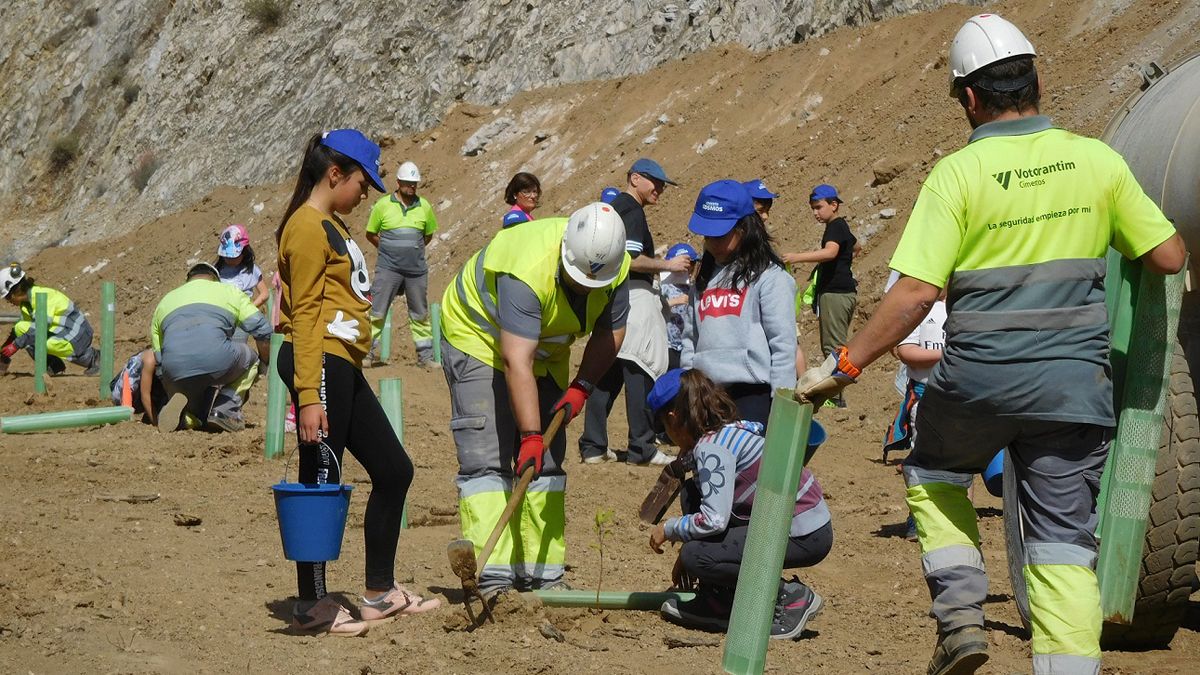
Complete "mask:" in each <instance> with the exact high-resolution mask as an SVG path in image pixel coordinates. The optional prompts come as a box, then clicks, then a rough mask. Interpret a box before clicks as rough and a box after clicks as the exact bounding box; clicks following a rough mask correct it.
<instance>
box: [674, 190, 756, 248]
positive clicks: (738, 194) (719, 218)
mask: <svg viewBox="0 0 1200 675" xmlns="http://www.w3.org/2000/svg"><path fill="white" fill-rule="evenodd" d="M751 213H754V202H753V201H751V199H750V193H749V192H747V191H746V186H745V185H742V184H741V183H739V182H737V181H736V180H729V179H726V180H719V181H717V182H715V183H709V184H708V185H705V186H704V188H703V189H702V190H700V195H699V196H698V197H696V208H694V209H692V219H691V220H689V221H688V229H689V230H691V231H692V232H695V233H696V234H700V235H704V236H705V237H724V236H725V235H726V234H728V233H729V231H730V230H732V229H733V226H734V225H737V222H738V221H739V220H741V219H742V218H744V217H745V216H748V215H750V214H751Z"/></svg>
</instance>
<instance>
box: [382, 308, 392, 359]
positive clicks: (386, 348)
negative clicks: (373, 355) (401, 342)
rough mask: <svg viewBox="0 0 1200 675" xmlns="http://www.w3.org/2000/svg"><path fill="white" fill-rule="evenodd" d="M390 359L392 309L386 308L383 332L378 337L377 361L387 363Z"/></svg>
mask: <svg viewBox="0 0 1200 675" xmlns="http://www.w3.org/2000/svg"><path fill="white" fill-rule="evenodd" d="M391 358H392V308H391V307H388V311H387V314H386V315H384V317H383V331H382V332H381V333H380V335H379V360H380V362H382V363H387V362H388V361H389V360H391Z"/></svg>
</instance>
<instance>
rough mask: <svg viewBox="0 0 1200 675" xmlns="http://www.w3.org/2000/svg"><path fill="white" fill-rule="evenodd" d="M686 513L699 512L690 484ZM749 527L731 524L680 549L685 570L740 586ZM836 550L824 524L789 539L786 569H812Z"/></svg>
mask: <svg viewBox="0 0 1200 675" xmlns="http://www.w3.org/2000/svg"><path fill="white" fill-rule="evenodd" d="M681 497H682V501H683V508H684V513H697V512H699V510H700V494H699V490H697V489H696V484H695V483H694V482H692V481H688V482H687V483H685V484H684V486H683V493H682V494H681ZM749 530H750V528H749V527H748V526H747V523H742V522H735V523H730V525H729V527H728V528H726V529H725V531H724V532H721V533H720V534H714V535H712V536H709V537H704V538H703V539H693V540H692V541H689V542H687V543H685V544H684V545H683V546H682V547H681V548H680V549H679V559H680V560H681V561H683V568H684V569H685V570H687V573H688V574H689V575H690V576H692V577H693V578H695V579H697V580H700V581H704V582H708V583H709V584H711V585H714V586H725V587H729V588H733V587H734V586H737V579H738V572H739V571H740V570H741V568H742V556H743V555H744V554H745V552H746V534H747V533H748V532H749ZM832 548H833V523H832V522H829V523H825V524H824V525H822V526H821V527H819V528H817V529H816V530H815V531H813V532H810V533H809V534H806V535H804V536H801V537H788V540H787V548H785V549H784V550H783V569H785V570H786V569H793V568H797V567H812V566H813V565H816V564H817V563H819V562H821V561H822V560H824V559H825V556H827V555H829V551H830V550H831V549H832Z"/></svg>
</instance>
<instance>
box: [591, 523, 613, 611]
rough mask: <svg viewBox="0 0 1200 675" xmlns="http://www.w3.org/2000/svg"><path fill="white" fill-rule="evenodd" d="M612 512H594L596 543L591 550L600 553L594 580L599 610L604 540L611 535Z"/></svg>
mask: <svg viewBox="0 0 1200 675" xmlns="http://www.w3.org/2000/svg"><path fill="white" fill-rule="evenodd" d="M612 520H613V510H612V509H602V510H600V511H597V512H596V522H595V524H594V525H593V529H594V530H595V532H596V543H595V544H592V548H594V549H596V550H597V551H599V552H600V574H599V578H598V579H597V580H596V609H600V589H601V587H603V586H604V540H605V539H607V538H608V537H609V536H611V535H612Z"/></svg>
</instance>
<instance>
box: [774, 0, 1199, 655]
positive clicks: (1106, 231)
mask: <svg viewBox="0 0 1200 675" xmlns="http://www.w3.org/2000/svg"><path fill="white" fill-rule="evenodd" d="M1034 56H1035V54H1034V49H1033V45H1031V44H1030V43H1029V41H1028V40H1027V39H1025V36H1024V35H1023V34H1022V33H1021V31H1020V30H1019V29H1017V27H1016V26H1014V25H1012V24H1011V23H1009V22H1007V21H1005V20H1004V19H1002V18H1000V17H999V16H997V15H995V14H983V15H979V16H976V17H974V18H972V19H970V20H969V21H968V22H967V23H966V24H965V25H964V26H963V27H962V29H961V30H960V31H959V33H958V35H957V36H956V37H955V39H954V42H953V43H952V45H951V47H950V70H951V77H952V95H953V96H955V97H956V98H957V99H958V100H959V102H960V104H961V105H962V107H963V109H964V111H965V112H966V114H967V118H968V120H969V121H970V122H971V125H972V127H973V128H974V131H973V133H972V134H971V137H970V140H969V142H968V144H967V146H966V147H964V148H963V149H961V150H959V151H957V152H955V153H953V154H951V155H949V156H947V157H945V158H944V159H942V160H941V161H940V162H938V164H937V165H936V166H935V167H934V168H933V170H932V171H931V172H930V174H929V177H928V178H927V179H926V180H925V182H924V184H923V185H922V187H921V193H920V196H919V197H918V198H917V202H916V204H915V206H914V207H913V213H912V216H911V217H910V218H909V220H908V223H907V225H906V227H905V230H904V234H903V235H902V236H901V238H900V243H899V244H898V246H897V247H896V253H895V255H894V257H893V258H892V260H891V267H892V268H893V269H894V270H896V271H897V272H899V273H900V274H901V275H902V276H901V278H900V280H899V281H897V282H896V284H895V285H894V286H893V287H892V289H891V290H890V291H889V292H888V294H887V295H886V296H885V297H884V300H883V302H882V303H881V304H880V306H879V308H878V309H877V310H876V312H875V315H874V316H873V317H872V319H871V320H870V321H869V322H868V323H867V325H866V326H864V327H863V329H862V330H861V331H859V333H858V334H857V335H855V336H854V337H853V338H852V339H851V340H850V341H849V342H848V343H847V344H846V346H845V347H843V348H841V349H839V350H838V351H837V352H835V355H834V356H832V357H830V359H829V360H827V361H826V363H825V364H824V365H823V366H821V367H819V368H814V369H812V370H810V371H809V372H807V373H805V374H804V377H803V378H801V382H800V384H799V385H798V386H797V391H798V394H799V395H800V396H802V397H807V398H810V399H812V398H815V399H817V400H819V399H821V398H823V397H826V396H829V395H832V394H835V393H836V392H837V391H840V389H841V388H843V387H845V386H846V385H847V384H849V383H851V382H853V381H854V379H855V378H857V377H858V375H859V372H860V368H861V367H862V366H866V365H867V364H868V363H870V362H871V361H872V360H874V359H875V358H878V356H879V355H880V354H882V353H885V352H886V350H887V348H888V347H890V346H892V345H894V344H895V343H896V342H897V341H898V340H899V338H900V337H902V336H903V335H904V332H905V331H908V330H911V329H912V328H913V327H914V326H915V325H916V323H917V322H919V321H920V318H921V310H922V309H925V308H927V307H928V306H929V305H931V304H932V302H933V301H934V299H936V297H937V295H938V293H939V292H940V289H942V288H948V295H947V300H946V304H947V307H948V315H947V319H946V324H945V330H946V343H945V349H944V355H943V357H942V359H941V360H940V361H939V362H938V364H937V365H936V366H934V368H933V371H932V373H931V375H930V377H929V380H928V384H927V386H926V389H925V394H924V397H923V398H922V399H921V414H920V415H919V416H918V418H917V435H916V444H915V447H914V448H913V451H912V453H911V454H910V455H909V456H908V458H907V459H906V460H905V462H904V477H905V482H906V484H907V486H908V491H907V501H908V505H909V508H910V510H911V511H912V514H913V518H914V519H915V521H916V525H917V532H918V536H919V538H920V541H921V554H922V555H921V561H922V565H923V568H924V573H925V579H926V582H927V583H928V585H929V589H930V592H931V595H932V598H933V607H932V610H931V614H932V615H933V616H934V618H936V619H937V621H938V631H939V639H938V646H937V648H936V649H935V651H934V655H933V658H932V659H931V661H930V666H929V671H928V672H929V673H930V675H941V674H945V673H955V674H956V675H957V674H961V673H973V672H975V670H976V669H977V668H978V667H979V666H981V665H982V664H983V663H984V662H986V660H987V647H988V638H987V635H986V633H985V631H984V629H983V626H984V617H983V602H984V601H985V598H986V596H987V575H986V573H985V572H984V567H983V557H982V555H981V553H980V550H979V528H978V523H977V521H976V515H975V509H974V508H973V507H972V505H971V501H970V499H969V497H968V496H967V489H968V488H969V487H970V485H971V483H972V481H973V479H974V474H975V473H978V472H980V471H981V470H982V469H983V468H984V467H985V466H986V465H987V463H988V462H989V460H990V459H991V458H992V456H993V455H994V454H995V453H996V452H997V451H998V450H999V449H1000V448H1003V447H1007V455H1008V457H1009V458H1010V459H1011V461H1012V465H1013V470H1014V472H1015V474H1016V477H1017V485H1018V489H1019V493H1018V495H1016V503H1018V504H1019V507H1020V514H1019V517H1020V522H1021V534H1022V540H1023V544H1024V550H1025V560H1024V578H1025V587H1026V592H1027V595H1028V599H1029V620H1030V624H1031V628H1032V634H1033V641H1032V651H1033V672H1034V673H1035V674H1038V675H1046V674H1050V673H1054V674H1055V675H1075V674H1081V675H1082V674H1087V675H1092V674H1095V673H1099V670H1100V630H1101V612H1100V592H1099V586H1098V583H1097V580H1096V575H1095V571H1094V570H1095V564H1096V551H1097V542H1096V537H1095V531H1096V524H1097V517H1096V495H1097V494H1098V492H1099V487H1100V485H1099V482H1100V474H1101V471H1102V469H1103V467H1104V461H1105V458H1106V456H1107V454H1108V449H1109V445H1110V443H1111V440H1112V433H1113V430H1112V428H1113V426H1114V425H1115V417H1114V414H1113V400H1112V397H1113V392H1112V381H1111V376H1110V370H1111V369H1110V366H1109V361H1108V353H1109V335H1108V316H1107V312H1106V309H1105V291H1104V276H1105V255H1106V253H1107V251H1108V248H1109V246H1112V247H1113V248H1115V249H1116V250H1117V251H1119V252H1120V253H1121V254H1122V255H1123V256H1125V257H1126V258H1129V259H1140V260H1141V261H1142V262H1143V264H1144V266H1145V268H1146V269H1147V270H1149V271H1152V272H1158V273H1163V272H1175V271H1178V270H1179V269H1180V268H1181V267H1182V266H1183V263H1184V259H1185V254H1184V250H1183V245H1182V241H1181V240H1180V239H1179V237H1178V235H1177V234H1176V233H1175V230H1174V228H1173V227H1172V225H1171V223H1170V222H1169V221H1167V219H1166V218H1165V217H1164V216H1163V214H1162V212H1161V211H1160V210H1159V209H1158V207H1157V206H1156V205H1155V204H1154V203H1153V201H1151V200H1150V198H1149V197H1147V196H1146V195H1145V193H1144V192H1143V191H1142V189H1141V188H1140V187H1139V186H1138V184H1137V181H1136V180H1135V179H1134V177H1133V175H1132V174H1131V172H1130V171H1129V168H1128V167H1127V166H1126V164H1125V162H1124V160H1123V159H1122V158H1121V157H1120V156H1119V155H1118V154H1117V153H1116V152H1114V151H1113V150H1111V149H1110V148H1108V147H1107V146H1106V145H1104V144H1103V143H1101V142H1100V141H1097V140H1094V139H1089V138H1083V137H1080V136H1076V135H1074V134H1072V133H1069V132H1067V131H1063V130H1062V129H1058V128H1055V127H1054V126H1053V124H1052V123H1051V122H1050V120H1049V119H1048V118H1046V117H1043V116H1041V115H1040V114H1038V101H1039V92H1040V85H1039V82H1038V74H1037V70H1036V68H1035V67H1034V61H1033V58H1034ZM1010 497H1011V496H1009V495H1006V501H1009V498H1010Z"/></svg>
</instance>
